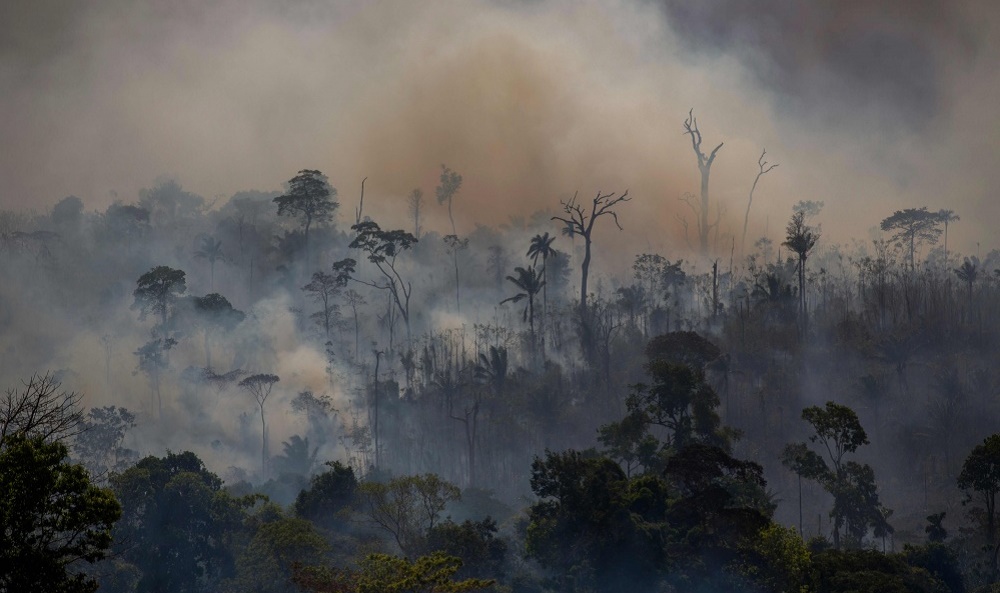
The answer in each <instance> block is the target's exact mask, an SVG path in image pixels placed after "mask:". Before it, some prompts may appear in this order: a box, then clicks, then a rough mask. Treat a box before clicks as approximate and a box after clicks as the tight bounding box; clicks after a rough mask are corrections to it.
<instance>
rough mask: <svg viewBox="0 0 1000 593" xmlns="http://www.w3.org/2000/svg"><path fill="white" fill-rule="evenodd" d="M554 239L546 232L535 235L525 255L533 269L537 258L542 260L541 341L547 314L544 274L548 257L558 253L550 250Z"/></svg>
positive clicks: (547, 301)
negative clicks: (529, 259)
mask: <svg viewBox="0 0 1000 593" xmlns="http://www.w3.org/2000/svg"><path fill="white" fill-rule="evenodd" d="M555 240H556V238H555V237H554V236H553V237H550V236H549V233H548V232H546V233H545V234H544V235H535V236H534V237H532V238H531V244H530V245H529V246H528V253H527V254H526V255H527V256H528V257H529V258H531V265H532V266H534V267H537V266H538V258H542V281H543V284H542V320H543V322H542V341H543V343H544V340H545V323H544V320H545V317H546V316H547V315H548V312H549V289H548V284H547V283H545V280H546V273H547V270H548V265H547V264H548V262H549V258H550V257H557V256H558V255H559V252H558V251H556V250H555V249H553V248H552V243H553V242H555Z"/></svg>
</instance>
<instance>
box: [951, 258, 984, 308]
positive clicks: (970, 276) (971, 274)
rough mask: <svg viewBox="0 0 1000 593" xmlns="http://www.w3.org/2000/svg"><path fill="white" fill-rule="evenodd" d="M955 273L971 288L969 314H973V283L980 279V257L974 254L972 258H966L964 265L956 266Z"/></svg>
mask: <svg viewBox="0 0 1000 593" xmlns="http://www.w3.org/2000/svg"><path fill="white" fill-rule="evenodd" d="M955 275H956V276H958V279H959V280H961V281H962V282H964V283H965V285H966V286H967V287H968V289H969V315H972V285H973V284H975V283H976V280H978V279H979V258H978V257H976V256H974V255H973V256H972V258H971V259H970V258H968V257H967V258H965V261H964V262H962V265H961V266H959V267H958V268H955Z"/></svg>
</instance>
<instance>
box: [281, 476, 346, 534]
mask: <svg viewBox="0 0 1000 593" xmlns="http://www.w3.org/2000/svg"><path fill="white" fill-rule="evenodd" d="M327 465H328V466H329V467H330V470H329V471H325V472H323V473H321V474H317V475H315V476H313V477H312V479H311V480H310V481H309V487H308V488H306V489H304V490H302V491H301V492H299V495H298V496H297V497H296V499H295V505H294V507H293V508H294V511H295V515H296V516H298V517H302V518H303V519H308V520H309V521H312V522H313V523H316V524H317V525H321V526H324V527H332V526H335V525H337V524H339V523H341V522H342V521H343V518H344V517H343V515H344V513H345V511H347V510H348V509H349V508H350V506H351V505H352V504H353V503H354V502H355V497H356V496H357V491H358V481H357V479H356V478H355V477H354V470H353V469H352V468H350V467H348V466H346V465H344V464H343V463H341V462H339V461H334V462H332V463H329V462H328V463H327Z"/></svg>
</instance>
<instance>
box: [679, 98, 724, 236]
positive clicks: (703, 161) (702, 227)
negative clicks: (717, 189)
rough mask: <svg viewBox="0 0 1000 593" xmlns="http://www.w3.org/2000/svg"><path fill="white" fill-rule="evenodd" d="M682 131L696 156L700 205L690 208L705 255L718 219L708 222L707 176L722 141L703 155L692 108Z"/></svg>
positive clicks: (699, 134)
mask: <svg viewBox="0 0 1000 593" xmlns="http://www.w3.org/2000/svg"><path fill="white" fill-rule="evenodd" d="M684 133H685V134H686V135H688V136H691V148H692V149H693V150H694V154H695V156H697V157H698V171H699V172H700V173H701V206H700V207H698V208H695V207H694V205H693V204H692V208H693V209H694V210H695V214H697V216H698V246H699V247H700V248H701V253H702V255H705V254H707V253H708V233H709V231H710V230H711V228H712V227H713V226H715V225H717V224H718V220H716V222H715V223H709V222H708V178H709V175H710V174H711V172H712V163H714V162H715V157H716V155H718V154H719V149H720V148H722V145H723V143H722V142H720V143H719V145H718V146H716V147H715V148H713V149H712V152H711V153H709V155H708V156H705V153H704V152H702V151H701V131H700V130H699V129H698V120H697V119H696V118H695V117H694V109H691V110H690V111H688V116H687V119H686V120H684Z"/></svg>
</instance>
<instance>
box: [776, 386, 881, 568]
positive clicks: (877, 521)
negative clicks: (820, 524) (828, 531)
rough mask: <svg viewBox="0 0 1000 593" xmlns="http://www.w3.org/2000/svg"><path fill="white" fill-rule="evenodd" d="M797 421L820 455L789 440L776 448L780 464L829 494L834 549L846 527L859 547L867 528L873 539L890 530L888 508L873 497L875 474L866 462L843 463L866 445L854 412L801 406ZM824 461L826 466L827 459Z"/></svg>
mask: <svg viewBox="0 0 1000 593" xmlns="http://www.w3.org/2000/svg"><path fill="white" fill-rule="evenodd" d="M802 419H803V420H805V421H806V422H808V423H809V424H810V425H812V427H813V435H812V436H810V437H809V440H810V441H811V442H813V443H818V444H819V445H821V450H822V451H824V452H825V453H826V456H827V457H826V459H824V458H823V456H822V455H820V454H819V453H816V452H814V451H812V450H810V449H809V448H808V446H807V445H806V444H805V443H793V444H789V445H787V446H786V447H785V449H784V451H783V452H782V455H781V458H782V463H783V464H784V465H785V466H786V467H788V468H789V469H791V470H792V471H794V472H795V473H797V474H799V475H800V476H802V477H803V478H806V479H809V480H815V481H816V482H819V483H820V485H822V486H823V488H824V489H825V490H826V491H827V492H829V493H830V494H831V495H832V496H833V509H832V510H831V511H830V517H832V518H833V543H834V547H836V548H838V549H839V548H840V546H841V539H840V536H841V529H846V535H847V537H848V541H847V544H848V545H849V546H854V547H857V546H860V545H861V544H862V541H863V540H864V538H865V536H867V535H868V532H869V530H871V531H872V532H873V534H874V536H875V537H885V536H886V535H889V534H891V533H892V532H893V528H892V526H891V525H889V523H888V518H889V516H890V515H891V514H892V511H891V510H889V509H887V508H886V507H884V506H883V505H882V503H881V502H880V500H879V495H878V487H877V485H876V483H875V472H874V470H873V469H872V468H871V466H869V465H867V464H859V463H857V462H854V461H845V460H844V456H845V455H847V454H848V453H854V452H856V451H857V450H858V448H859V447H861V446H862V445H866V444H868V435H867V434H866V433H865V430H864V428H862V426H861V422H860V421H859V420H858V415H857V414H856V413H855V412H854V410H852V409H851V408H849V407H847V406H844V405H840V404H837V403H834V402H827V403H826V406H824V407H823V408H820V407H819V406H812V407H809V408H806V409H804V410H802ZM827 461H829V464H828V463H827Z"/></svg>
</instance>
